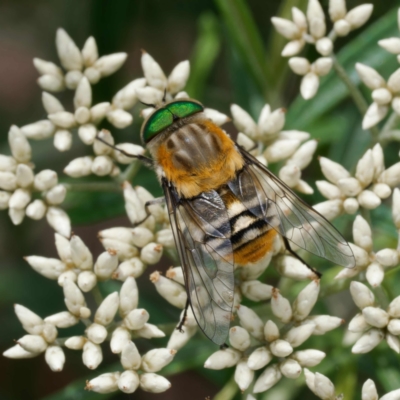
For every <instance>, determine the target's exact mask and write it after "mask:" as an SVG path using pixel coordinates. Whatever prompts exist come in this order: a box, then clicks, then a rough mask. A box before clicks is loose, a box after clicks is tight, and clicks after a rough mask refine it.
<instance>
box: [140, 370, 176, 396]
mask: <svg viewBox="0 0 400 400" xmlns="http://www.w3.org/2000/svg"><path fill="white" fill-rule="evenodd" d="M140 387H141V388H142V389H143V390H144V391H145V392H150V393H162V392H165V391H166V390H168V389H169V388H170V387H171V383H170V382H169V381H168V380H167V379H166V378H164V377H163V376H160V375H157V374H153V373H145V374H142V375H140Z"/></svg>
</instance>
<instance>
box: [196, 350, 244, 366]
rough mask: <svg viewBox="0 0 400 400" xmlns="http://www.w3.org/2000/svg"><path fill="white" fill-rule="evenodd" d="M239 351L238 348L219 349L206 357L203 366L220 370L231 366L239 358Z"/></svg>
mask: <svg viewBox="0 0 400 400" xmlns="http://www.w3.org/2000/svg"><path fill="white" fill-rule="evenodd" d="M240 357H241V353H240V351H238V350H235V349H232V348H227V349H223V350H219V351H217V352H215V353H213V354H211V356H210V357H208V358H207V360H206V362H205V363H204V368H208V369H214V370H220V369H225V368H230V367H233V366H234V365H236V364H237V363H238V361H239V360H240Z"/></svg>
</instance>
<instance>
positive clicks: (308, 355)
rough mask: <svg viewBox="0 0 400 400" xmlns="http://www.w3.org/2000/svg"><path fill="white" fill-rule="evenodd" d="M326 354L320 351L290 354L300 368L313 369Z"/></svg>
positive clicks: (301, 351) (311, 350)
mask: <svg viewBox="0 0 400 400" xmlns="http://www.w3.org/2000/svg"><path fill="white" fill-rule="evenodd" d="M325 356H326V354H325V353H324V352H322V351H320V350H313V349H310V350H300V351H296V352H295V353H293V354H292V356H291V357H292V358H294V359H295V360H296V361H298V362H299V364H300V365H301V366H302V367H315V366H316V365H318V364H319V363H320V362H321V361H322V360H323V359H324V358H325Z"/></svg>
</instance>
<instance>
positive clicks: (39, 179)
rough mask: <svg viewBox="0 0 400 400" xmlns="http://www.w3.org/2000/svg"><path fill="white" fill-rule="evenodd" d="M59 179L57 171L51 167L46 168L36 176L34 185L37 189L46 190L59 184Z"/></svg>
mask: <svg viewBox="0 0 400 400" xmlns="http://www.w3.org/2000/svg"><path fill="white" fill-rule="evenodd" d="M57 181H58V177H57V173H56V172H55V171H52V170H51V169H45V170H43V171H40V172H39V173H38V174H37V175H36V176H35V180H34V185H35V188H36V189H37V190H40V191H45V190H49V189H51V188H52V187H53V186H55V185H57Z"/></svg>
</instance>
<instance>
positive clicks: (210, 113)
mask: <svg viewBox="0 0 400 400" xmlns="http://www.w3.org/2000/svg"><path fill="white" fill-rule="evenodd" d="M185 97H187V96H185ZM175 98H176V96H175ZM204 115H205V116H206V118H208V119H210V120H211V121H212V122H214V124H216V125H218V126H221V125H224V124H226V123H227V122H229V121H230V120H231V119H230V118H229V117H228V116H227V115H225V114H223V113H221V112H219V111H217V110H214V109H212V108H205V109H204Z"/></svg>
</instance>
